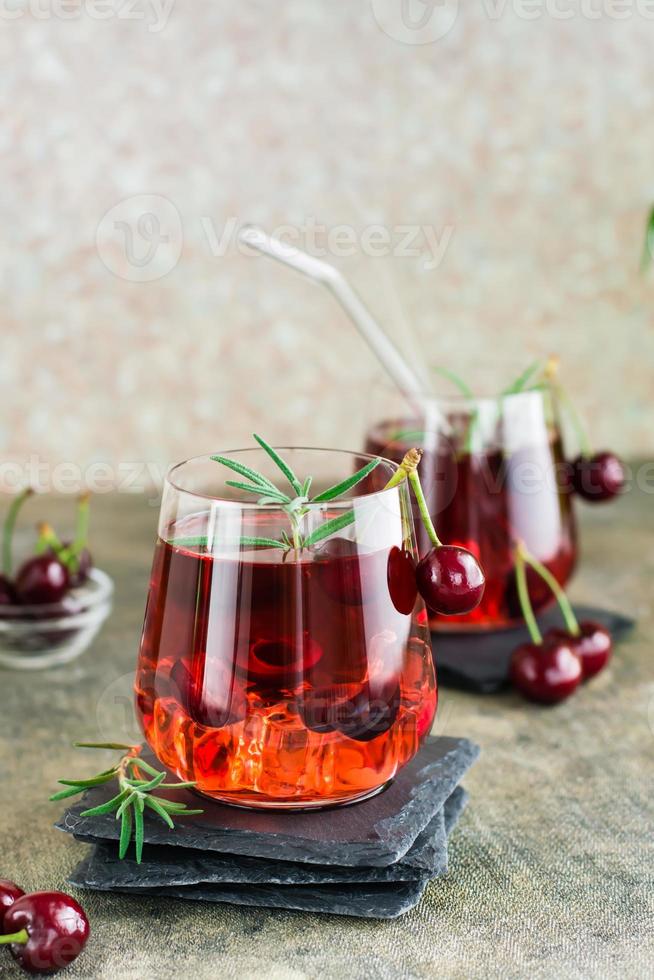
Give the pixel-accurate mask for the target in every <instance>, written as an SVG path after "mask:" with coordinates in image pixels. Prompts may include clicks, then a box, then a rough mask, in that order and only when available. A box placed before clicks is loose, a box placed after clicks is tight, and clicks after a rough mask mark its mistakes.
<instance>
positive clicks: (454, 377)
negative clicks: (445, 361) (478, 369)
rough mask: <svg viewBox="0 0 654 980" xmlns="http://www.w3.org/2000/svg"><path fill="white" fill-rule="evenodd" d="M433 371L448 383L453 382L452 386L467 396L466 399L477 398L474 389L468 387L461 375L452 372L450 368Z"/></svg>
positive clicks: (439, 368) (433, 368)
mask: <svg viewBox="0 0 654 980" xmlns="http://www.w3.org/2000/svg"><path fill="white" fill-rule="evenodd" d="M432 371H434V373H435V374H440V375H441V377H442V378H447V380H448V381H451V382H452V384H453V385H455V386H456V387H457V388H458V389H459V391H460V392H461V394H462V395H465V397H466V398H474V397H475V394H474V392H473V390H472V388H471V387H470V386H469V385H467V384H466V382H465V381H464V380H463V378H461V377H459V375H458V374H456V373H455V372H454V371H450V369H449V368H445V367H432Z"/></svg>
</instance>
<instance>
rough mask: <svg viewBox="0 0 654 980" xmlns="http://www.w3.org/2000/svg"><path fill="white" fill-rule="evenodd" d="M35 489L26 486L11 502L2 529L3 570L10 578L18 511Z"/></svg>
mask: <svg viewBox="0 0 654 980" xmlns="http://www.w3.org/2000/svg"><path fill="white" fill-rule="evenodd" d="M33 493H34V491H33V490H32V488H31V487H26V488H25V490H21V492H20V493H19V494H18V496H17V497H14V499H13V500H12V502H11V506H10V507H9V511H8V512H7V516H6V518H5V523H4V527H3V530H2V571H3V572H4V574H5V575H6V576H7V577H8V578H10V577H11V569H12V560H11V545H12V541H13V538H14V528H15V527H16V520H17V518H18V512H19V511H20V509H21V507H22V506H23V504H24V503H25V501H26V500H27V498H28V497H31V496H32V494H33Z"/></svg>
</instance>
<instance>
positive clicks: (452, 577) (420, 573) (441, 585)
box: [416, 544, 486, 616]
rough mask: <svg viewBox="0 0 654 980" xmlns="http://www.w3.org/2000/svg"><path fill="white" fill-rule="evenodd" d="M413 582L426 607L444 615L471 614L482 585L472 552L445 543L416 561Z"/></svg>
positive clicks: (478, 566) (483, 579) (478, 600)
mask: <svg viewBox="0 0 654 980" xmlns="http://www.w3.org/2000/svg"><path fill="white" fill-rule="evenodd" d="M416 581H417V585H418V592H419V593H420V595H421V596H422V597H423V599H424V600H425V602H426V603H427V605H428V606H429V608H430V609H432V610H433V611H434V612H437V613H441V614H442V615H444V616H461V615H462V614H464V613H469V612H472V610H473V609H475V608H476V607H477V606H478V605H479V603H480V602H481V597H482V596H483V594H484V586H485V584H486V579H485V578H484V573H483V572H482V570H481V566H480V564H479V562H478V561H477V559H476V558H475V556H474V555H473V554H472V552H471V551H468V550H467V549H466V548H460V547H459V546H458V545H447V544H444V545H441V547H440V548H432V550H431V551H429V552H428V553H427V554H426V555H425V557H424V558H421V559H420V561H419V562H418V567H417V568H416Z"/></svg>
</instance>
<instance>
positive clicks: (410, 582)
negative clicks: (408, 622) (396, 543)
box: [386, 547, 418, 616]
mask: <svg viewBox="0 0 654 980" xmlns="http://www.w3.org/2000/svg"><path fill="white" fill-rule="evenodd" d="M386 576H387V580H388V592H389V595H390V597H391V602H392V603H393V605H394V606H395V608H396V609H397V611H398V612H399V613H402V615H403V616H408V615H409V613H412V612H413V607H414V606H415V604H416V599H417V597H418V586H417V584H416V563H415V561H414V560H413V555H412V554H411V552H410V551H407V550H406V548H396V547H393V548H391V550H390V552H389V554H388V567H387V571H386Z"/></svg>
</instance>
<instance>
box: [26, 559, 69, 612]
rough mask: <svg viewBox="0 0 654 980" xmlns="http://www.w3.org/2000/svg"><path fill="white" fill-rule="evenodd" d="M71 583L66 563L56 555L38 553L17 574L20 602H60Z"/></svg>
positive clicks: (29, 603)
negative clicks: (63, 563)
mask: <svg viewBox="0 0 654 980" xmlns="http://www.w3.org/2000/svg"><path fill="white" fill-rule="evenodd" d="M69 585H70V577H69V575H68V570H67V568H66V566H65V565H62V563H61V562H60V561H59V559H58V558H55V557H54V555H38V556H37V557H36V558H30V559H29V561H26V562H25V564H24V565H22V566H21V567H20V568H19V570H18V574H17V575H16V584H15V588H16V596H17V598H18V601H19V602H20V603H24V604H25V605H35V604H36V605H37V604H40V603H52V602H60V601H61V599H63V597H64V595H65V594H66V591H67V589H68V587H69Z"/></svg>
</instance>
